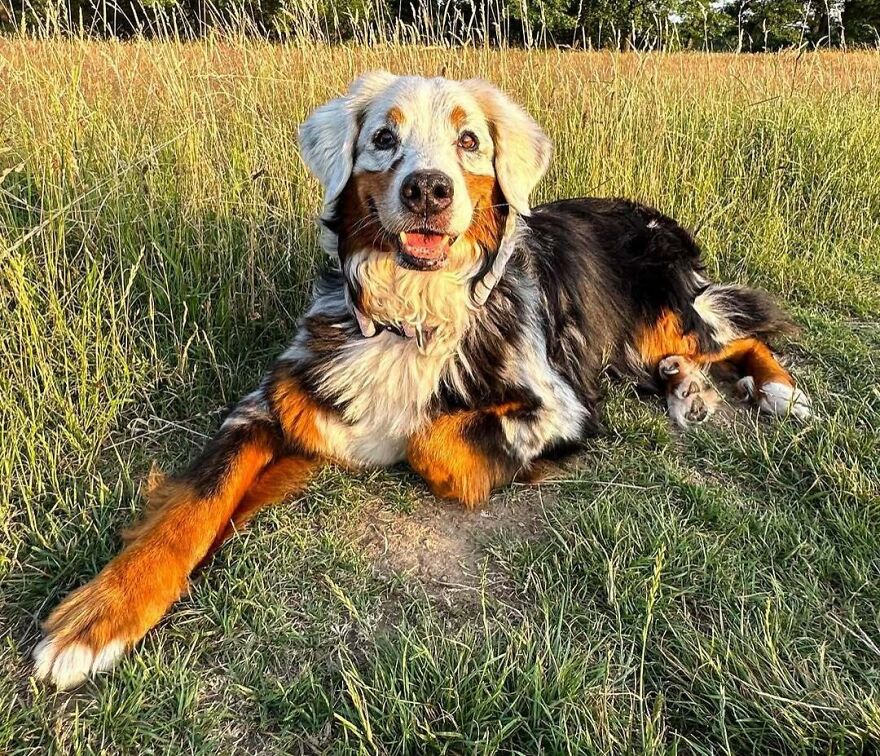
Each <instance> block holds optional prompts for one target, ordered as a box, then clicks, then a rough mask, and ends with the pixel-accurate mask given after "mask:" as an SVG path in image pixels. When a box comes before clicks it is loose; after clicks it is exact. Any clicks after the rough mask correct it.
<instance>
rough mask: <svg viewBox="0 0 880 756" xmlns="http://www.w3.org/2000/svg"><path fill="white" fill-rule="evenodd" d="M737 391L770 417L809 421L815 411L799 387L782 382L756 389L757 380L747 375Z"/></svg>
mask: <svg viewBox="0 0 880 756" xmlns="http://www.w3.org/2000/svg"><path fill="white" fill-rule="evenodd" d="M736 388H737V391H738V392H739V393H740V395H741V396H743V397H744V398H745V399H751V400H752V401H754V402H756V403H757V405H758V409H759V410H760V411H761V412H764V413H766V414H768V415H775V416H777V417H785V416H787V415H791V416H792V417H793V418H795V419H796V420H808V419H809V418H810V417H812V414H813V410H812V407H811V403H810V397H808V396H807V395H806V394H805V393H804V392H803V391H801V389H799V388H798V387H797V386H792V385H789V384H787V383H782V382H780V381H771V382H769V383H764V384H762V385H761V386H760V387H758V388H757V390H756V389H755V379H754V378H753V377H752V376H750V375H747V376H746V377H745V378H740V380H739V381H737V384H736Z"/></svg>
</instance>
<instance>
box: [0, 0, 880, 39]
mask: <svg viewBox="0 0 880 756" xmlns="http://www.w3.org/2000/svg"><path fill="white" fill-rule="evenodd" d="M0 29H3V30H5V31H11V30H19V31H24V32H25V33H37V34H40V33H43V34H57V33H63V34H87V35H94V36H113V37H121V38H126V37H130V36H134V35H145V36H160V35H173V36H177V37H187V38H189V37H194V36H200V35H203V34H206V33H209V32H211V31H212V30H216V29H221V30H224V31H233V32H236V33H245V34H254V35H259V36H265V37H269V38H291V37H294V38H296V37H306V38H309V39H313V40H317V41H326V42H341V41H357V42H366V43H371V42H380V41H396V42H410V43H429V44H447V45H450V44H452V45H454V44H496V45H497V44H510V45H523V46H547V45H553V46H567V47H574V48H586V49H595V48H614V49H643V50H645V49H704V50H712V51H740V52H745V51H752V52H756V51H765V50H779V49H783V48H792V47H804V46H808V47H847V46H850V47H852V46H872V47H877V46H880V0H643V1H639V0H0Z"/></svg>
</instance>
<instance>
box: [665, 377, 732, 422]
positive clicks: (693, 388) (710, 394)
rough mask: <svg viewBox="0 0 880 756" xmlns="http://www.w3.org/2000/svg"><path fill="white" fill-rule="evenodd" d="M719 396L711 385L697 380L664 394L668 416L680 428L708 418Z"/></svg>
mask: <svg viewBox="0 0 880 756" xmlns="http://www.w3.org/2000/svg"><path fill="white" fill-rule="evenodd" d="M718 401H719V396H718V392H717V391H715V389H713V388H712V387H711V386H705V385H704V384H703V383H701V382H700V381H697V380H693V381H691V382H690V383H686V384H684V385H681V386H679V387H678V389H677V390H676V391H672V392H670V393H668V394H667V395H666V406H667V407H668V409H669V416H670V417H671V418H672V419H673V420H674V421H675V423H676V424H677V425H678V426H679V427H680V428H685V429H687V428H690V427H692V426H694V425H699V424H700V423H703V422H705V421H706V420H708V419H709V418H710V417H711V416H712V415H713V414H714V412H715V409H716V407H717V406H718Z"/></svg>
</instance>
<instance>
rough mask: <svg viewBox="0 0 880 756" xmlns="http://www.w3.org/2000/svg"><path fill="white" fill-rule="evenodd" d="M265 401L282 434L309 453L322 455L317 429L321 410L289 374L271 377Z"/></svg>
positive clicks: (320, 440)
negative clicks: (271, 408) (270, 408)
mask: <svg viewBox="0 0 880 756" xmlns="http://www.w3.org/2000/svg"><path fill="white" fill-rule="evenodd" d="M271 391H272V393H271V395H270V397H269V400H270V402H271V404H272V406H273V407H274V409H275V412H276V413H277V414H278V420H279V421H280V423H281V428H282V429H283V431H284V436H285V438H286V439H287V442H288V443H290V444H297V445H299V446H300V447H301V448H302V449H304V450H305V451H307V452H309V453H311V454H317V455H323V454H324V452H325V449H324V438H323V435H322V434H321V432H320V431H319V430H318V417H319V415H320V412H321V409H320V407H318V405H317V404H315V402H314V400H313V399H312V398H311V397H310V396H309V395H308V394H307V393H306V392H305V391H303V389H302V388H301V387H300V385H299V383H298V382H297V381H296V380H295V379H294V378H291V377H289V376H274V378H273V380H272V381H271Z"/></svg>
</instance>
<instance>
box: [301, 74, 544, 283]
mask: <svg viewBox="0 0 880 756" xmlns="http://www.w3.org/2000/svg"><path fill="white" fill-rule="evenodd" d="M300 145H301V151H302V155H303V159H304V160H305V162H306V164H307V165H308V166H309V168H310V169H311V170H312V171H313V173H315V175H316V176H317V177H318V178H319V179H320V181H321V182H322V184H323V185H324V189H325V221H326V222H329V223H330V224H331V226H332V227H333V230H334V231H335V232H336V233H337V234H338V253H339V256H340V259H341V260H342V262H343V264H344V263H345V258H346V257H347V256H350V255H354V254H360V255H369V256H373V257H376V256H384V257H385V258H389V259H393V260H394V262H395V264H396V265H397V266H398V267H399V268H404V269H407V270H416V271H436V270H440V269H444V268H448V269H464V268H468V267H470V268H473V267H474V266H475V264H476V263H479V260H480V256H481V255H485V254H491V253H493V252H494V251H495V250H496V249H497V244H498V242H499V240H500V236H501V233H502V231H503V227H504V218H505V217H506V215H507V213H508V211H509V209H510V208H512V209H514V210H515V211H517V212H519V213H523V214H527V213H528V212H529V194H530V193H531V190H532V189H533V188H534V186H535V184H536V183H537V182H538V180H539V179H540V178H541V176H542V175H543V174H544V172H545V171H546V169H547V165H548V163H549V159H550V152H551V149H550V142H549V140H548V139H547V137H546V136H545V134H544V133H543V131H542V130H541V128H540V127H539V126H538V125H537V124H536V123H535V121H534V120H533V119H532V118H530V117H529V116H528V115H527V114H526V113H525V112H524V111H523V110H522V109H520V108H519V107H518V106H516V105H514V104H513V103H512V102H511V101H510V100H509V99H507V97H505V96H504V95H503V94H501V92H499V91H498V90H497V89H495V88H494V87H492V86H491V85H489V84H487V83H486V82H484V81H480V80H469V81H463V82H458V81H449V80H446V79H423V78H420V77H400V76H394V75H392V74H389V73H386V72H384V71H379V72H374V73H370V74H367V75H365V76H363V77H361V78H360V79H358V80H357V81H355V82H354V84H352V86H351V88H350V89H349V91H348V93H347V94H346V95H345V96H344V97H341V98H339V99H337V100H333V101H331V102H330V103H328V104H326V105H324V106H323V107H321V108H318V110H316V111H315V112H314V113H312V115H311V116H310V117H309V119H308V120H307V121H306V122H305V124H304V125H303V126H302V129H301V130H300Z"/></svg>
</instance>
